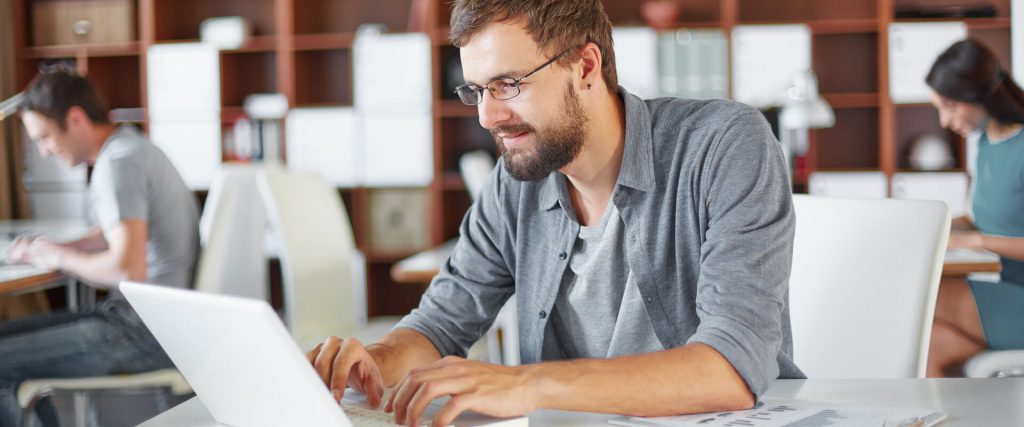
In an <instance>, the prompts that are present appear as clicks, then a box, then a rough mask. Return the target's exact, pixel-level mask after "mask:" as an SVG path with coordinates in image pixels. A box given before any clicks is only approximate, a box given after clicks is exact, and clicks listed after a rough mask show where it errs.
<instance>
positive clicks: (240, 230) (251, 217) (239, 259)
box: [195, 165, 269, 300]
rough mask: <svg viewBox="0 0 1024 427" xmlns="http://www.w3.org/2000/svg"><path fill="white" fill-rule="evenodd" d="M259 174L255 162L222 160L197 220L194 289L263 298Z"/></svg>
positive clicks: (264, 266)
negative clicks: (233, 162) (252, 164)
mask: <svg viewBox="0 0 1024 427" xmlns="http://www.w3.org/2000/svg"><path fill="white" fill-rule="evenodd" d="M262 180H263V168H261V167H258V166H248V165H224V166H222V167H221V169H220V170H219V171H218V172H217V175H216V176H215V177H214V179H213V182H212V183H211V185H210V192H209V194H208V195H207V198H206V204H205V206H204V207H203V216H202V218H200V220H199V238H200V242H201V244H202V251H201V253H200V257H199V263H198V266H197V269H196V286H195V287H196V290H198V291H201V292H210V293H218V294H228V295H237V296H242V297H249V298H256V299H261V300H267V296H268V294H269V292H268V290H267V289H268V285H267V277H268V274H267V257H266V255H265V253H264V250H263V238H264V234H265V233H264V232H265V230H266V227H267V215H266V211H265V208H264V205H263V200H262V198H261V196H260V191H259V185H260V182H261V181H262Z"/></svg>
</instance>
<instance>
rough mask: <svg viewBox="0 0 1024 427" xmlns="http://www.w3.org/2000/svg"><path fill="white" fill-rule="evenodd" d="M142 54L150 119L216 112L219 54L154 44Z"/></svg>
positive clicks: (206, 48)
mask: <svg viewBox="0 0 1024 427" xmlns="http://www.w3.org/2000/svg"><path fill="white" fill-rule="evenodd" d="M146 53H147V54H146V84H147V95H148V97H149V98H148V101H149V106H148V108H149V114H150V115H153V114H160V113H164V112H198V111H208V110H215V111H219V110H220V52H219V51H218V50H217V48H216V47H215V46H213V45H211V44H206V43H173V44H155V45H153V46H150V48H149V50H148V51H147V52H146Z"/></svg>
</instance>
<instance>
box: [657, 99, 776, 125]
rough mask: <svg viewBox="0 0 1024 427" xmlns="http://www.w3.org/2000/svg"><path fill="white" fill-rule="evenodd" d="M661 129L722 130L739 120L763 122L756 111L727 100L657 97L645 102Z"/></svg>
mask: <svg viewBox="0 0 1024 427" xmlns="http://www.w3.org/2000/svg"><path fill="white" fill-rule="evenodd" d="M644 102H645V103H646V104H647V108H648V110H649V111H650V114H651V122H652V125H653V126H654V127H655V130H656V131H657V130H658V129H659V127H675V128H677V129H678V128H680V127H686V128H691V129H708V130H720V129H725V128H727V127H728V126H729V125H730V124H732V123H733V122H735V121H736V120H738V119H755V120H763V117H764V116H763V115H761V113H760V111H758V110H757V109H756V108H754V107H751V106H749V105H747V104H743V103H740V102H736V101H732V100H728V99H684V98H655V99H648V100H645V101H644Z"/></svg>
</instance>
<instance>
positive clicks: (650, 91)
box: [612, 27, 658, 99]
mask: <svg viewBox="0 0 1024 427" xmlns="http://www.w3.org/2000/svg"><path fill="white" fill-rule="evenodd" d="M612 40H613V42H614V44H615V72H616V74H617V75H618V76H619V84H620V85H622V87H624V88H626V90H628V91H630V92H632V93H633V94H634V95H636V96H639V97H640V98H643V99H648V98H654V97H656V96H658V34H657V33H655V32H654V30H653V29H651V28H650V27H617V28H613V29H612Z"/></svg>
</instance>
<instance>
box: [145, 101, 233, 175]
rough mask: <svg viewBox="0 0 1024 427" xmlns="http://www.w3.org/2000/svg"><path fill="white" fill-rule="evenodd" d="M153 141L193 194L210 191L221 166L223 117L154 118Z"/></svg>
mask: <svg viewBox="0 0 1024 427" xmlns="http://www.w3.org/2000/svg"><path fill="white" fill-rule="evenodd" d="M149 118H150V122H149V137H150V138H151V139H152V140H153V143H154V144H156V146H157V147H160V149H161V150H163V152H164V154H166V155H167V158H168V159H170V160H171V164H173V165H174V168H175V169H177V170H178V174H179V175H181V178H182V180H184V181H185V185H186V186H188V188H190V189H192V190H205V189H208V188H210V181H211V180H213V174H214V172H216V170H217V168H218V167H219V166H220V164H221V133H220V113H218V112H216V111H214V112H198V113H192V114H170V113H164V114H151V115H150V117H149Z"/></svg>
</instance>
